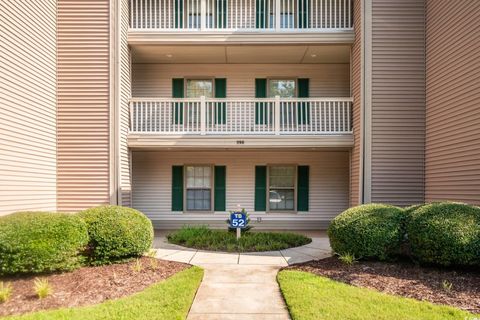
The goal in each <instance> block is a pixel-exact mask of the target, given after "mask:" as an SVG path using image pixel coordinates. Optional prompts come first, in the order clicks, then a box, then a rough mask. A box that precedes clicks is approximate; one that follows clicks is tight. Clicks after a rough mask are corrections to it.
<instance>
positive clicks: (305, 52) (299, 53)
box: [132, 45, 350, 64]
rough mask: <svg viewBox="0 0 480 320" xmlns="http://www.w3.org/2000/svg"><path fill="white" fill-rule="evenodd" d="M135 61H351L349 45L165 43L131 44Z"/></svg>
mask: <svg viewBox="0 0 480 320" xmlns="http://www.w3.org/2000/svg"><path fill="white" fill-rule="evenodd" d="M132 57H133V62H134V63H169V64H170V63H232V64H242V63H248V64H252V63H262V64H264V63H349V62H350V46H348V45H316V46H303V45H295V46H292V45H290V46H278V45H276V46H266V45H245V46H243V45H236V46H220V45H219V46H217V45H211V46H198V45H195V46H162V45H139V46H134V47H132Z"/></svg>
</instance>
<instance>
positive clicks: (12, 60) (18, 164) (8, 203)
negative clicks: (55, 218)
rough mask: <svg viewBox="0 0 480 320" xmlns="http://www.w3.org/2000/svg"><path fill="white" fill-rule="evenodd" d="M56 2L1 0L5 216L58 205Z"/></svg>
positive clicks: (0, 209)
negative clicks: (20, 211) (15, 212)
mask: <svg viewBox="0 0 480 320" xmlns="http://www.w3.org/2000/svg"><path fill="white" fill-rule="evenodd" d="M55 22H56V3H55V1H54V0H45V1H14V0H2V1H0V136H1V145H0V172H1V177H0V215H3V214H8V213H10V212H13V211H19V210H55V209H56V120H55V113H56V88H55V86H56V71H55V66H56V49H55V43H56V40H55V34H56V26H55Z"/></svg>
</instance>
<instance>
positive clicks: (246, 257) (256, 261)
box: [238, 251, 288, 267]
mask: <svg viewBox="0 0 480 320" xmlns="http://www.w3.org/2000/svg"><path fill="white" fill-rule="evenodd" d="M238 263H239V264H241V265H246V264H250V265H273V266H279V267H283V266H287V265H288V264H287V261H286V260H285V258H284V257H283V256H282V254H281V253H280V251H267V252H248V253H240V260H239V262H238Z"/></svg>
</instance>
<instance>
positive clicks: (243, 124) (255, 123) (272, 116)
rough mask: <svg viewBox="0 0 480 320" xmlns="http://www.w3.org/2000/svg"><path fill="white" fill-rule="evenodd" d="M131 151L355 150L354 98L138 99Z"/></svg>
mask: <svg viewBox="0 0 480 320" xmlns="http://www.w3.org/2000/svg"><path fill="white" fill-rule="evenodd" d="M130 107H131V110H130V115H131V129H130V134H129V145H130V147H167V148H172V147H227V148H228V147H234V146H235V147H276V146H278V147H350V146H352V145H353V135H352V111H351V110H352V99H351V98H280V97H275V98H245V99H240V98H235V99H234V98H226V99H222V98H205V97H201V98H196V99H187V98H181V99H175V98H167V99H163V98H158V99H154V98H144V99H142V98H135V99H132V100H131V106H130Z"/></svg>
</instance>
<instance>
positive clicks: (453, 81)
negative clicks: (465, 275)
mask: <svg viewBox="0 0 480 320" xmlns="http://www.w3.org/2000/svg"><path fill="white" fill-rule="evenodd" d="M426 9H427V42H426V43H427V137H426V142H427V146H426V200H427V201H440V200H453V201H463V202H468V203H472V204H476V205H479V204H480V147H479V141H480V105H479V101H480V32H479V21H480V2H479V1H447V0H427V6H426Z"/></svg>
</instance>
